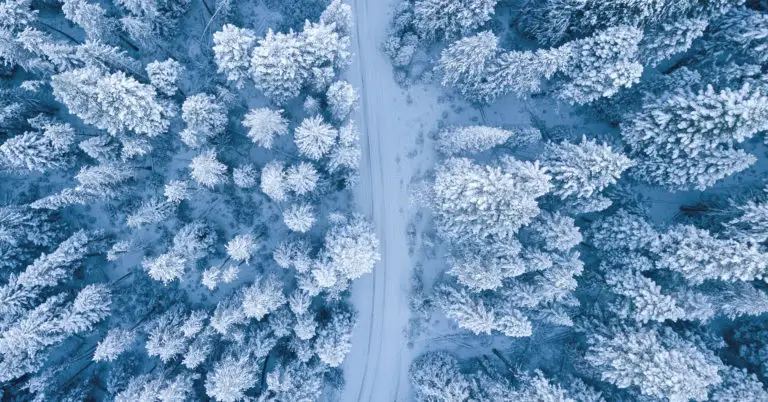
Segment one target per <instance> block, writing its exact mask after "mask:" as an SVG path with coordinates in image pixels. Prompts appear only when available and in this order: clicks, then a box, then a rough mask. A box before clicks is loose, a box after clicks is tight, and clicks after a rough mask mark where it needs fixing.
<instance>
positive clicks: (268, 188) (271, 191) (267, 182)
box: [261, 160, 288, 202]
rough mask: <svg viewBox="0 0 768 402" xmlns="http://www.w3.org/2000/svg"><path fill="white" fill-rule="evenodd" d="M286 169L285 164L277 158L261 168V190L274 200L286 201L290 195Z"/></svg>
mask: <svg viewBox="0 0 768 402" xmlns="http://www.w3.org/2000/svg"><path fill="white" fill-rule="evenodd" d="M284 170H285V164H284V163H283V162H280V161H276V160H275V161H272V162H269V163H267V164H266V165H264V167H263V168H261V191H262V192H263V193H264V194H266V195H267V196H268V197H269V198H271V199H272V201H275V202H280V201H285V199H286V198H287V196H288V194H287V192H288V186H287V183H286V180H285V171H284Z"/></svg>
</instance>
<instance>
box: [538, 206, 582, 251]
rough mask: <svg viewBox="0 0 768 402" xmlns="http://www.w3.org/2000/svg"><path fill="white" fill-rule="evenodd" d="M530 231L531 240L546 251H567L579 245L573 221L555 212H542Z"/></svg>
mask: <svg viewBox="0 0 768 402" xmlns="http://www.w3.org/2000/svg"><path fill="white" fill-rule="evenodd" d="M530 229H531V238H532V240H534V241H535V242H536V243H537V244H538V245H539V246H540V247H541V248H543V249H544V250H547V251H568V250H570V249H571V248H573V247H576V246H577V245H578V244H579V243H581V233H580V232H579V228H578V227H576V222H575V221H574V219H573V218H571V217H569V216H564V215H561V214H559V213H556V212H555V213H551V212H542V213H541V214H540V215H539V216H538V217H536V219H535V220H534V221H533V223H532V224H531V225H530Z"/></svg>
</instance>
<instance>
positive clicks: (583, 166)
mask: <svg viewBox="0 0 768 402" xmlns="http://www.w3.org/2000/svg"><path fill="white" fill-rule="evenodd" d="M541 164H542V165H543V166H544V167H545V168H546V169H547V172H548V173H549V174H550V175H551V176H552V184H553V187H554V189H553V191H552V192H553V193H554V194H556V195H558V196H560V198H568V197H577V198H589V197H591V196H592V195H593V194H595V193H597V192H599V191H602V190H603V189H605V188H606V187H608V186H609V185H611V184H614V183H616V181H617V180H618V179H619V178H620V177H621V174H622V173H623V172H624V171H625V170H627V169H628V168H630V167H632V165H633V162H632V161H631V160H630V159H629V158H627V157H626V156H624V155H623V154H621V153H618V152H614V151H613V150H612V149H611V147H610V146H608V145H606V144H602V145H599V144H598V143H597V142H595V141H594V140H587V138H586V137H582V139H581V143H580V144H571V143H568V142H563V143H560V144H552V143H550V144H547V147H546V149H545V150H544V153H543V154H542V155H541Z"/></svg>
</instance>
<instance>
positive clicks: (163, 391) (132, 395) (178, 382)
mask: <svg viewBox="0 0 768 402" xmlns="http://www.w3.org/2000/svg"><path fill="white" fill-rule="evenodd" d="M197 378H198V375H197V374H191V373H186V372H182V373H181V374H177V375H176V376H175V377H173V378H168V377H166V376H165V375H163V374H162V373H160V374H155V375H152V374H142V375H139V376H136V377H133V378H131V380H130V381H129V382H128V384H127V385H126V386H125V388H124V389H123V390H122V391H120V392H119V393H117V394H116V395H115V402H134V401H162V402H171V401H174V402H178V401H185V400H189V399H191V398H193V396H194V395H195V388H194V381H195V380H196V379H197Z"/></svg>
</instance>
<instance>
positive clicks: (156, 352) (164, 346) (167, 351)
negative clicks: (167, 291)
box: [146, 305, 187, 363]
mask: <svg viewBox="0 0 768 402" xmlns="http://www.w3.org/2000/svg"><path fill="white" fill-rule="evenodd" d="M183 322H184V314H183V307H181V306H178V305H177V306H173V307H171V308H170V309H169V310H168V311H166V312H164V313H163V314H161V315H160V316H159V317H157V319H155V320H154V321H153V322H151V323H150V325H149V328H148V330H147V344H146V348H147V354H148V355H149V356H157V357H159V358H160V360H161V361H162V362H163V363H167V362H169V361H171V360H173V359H175V358H176V357H178V356H180V355H181V354H182V353H184V351H185V350H186V349H187V340H186V338H184V334H183V333H182V331H181V326H182V324H183Z"/></svg>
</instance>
